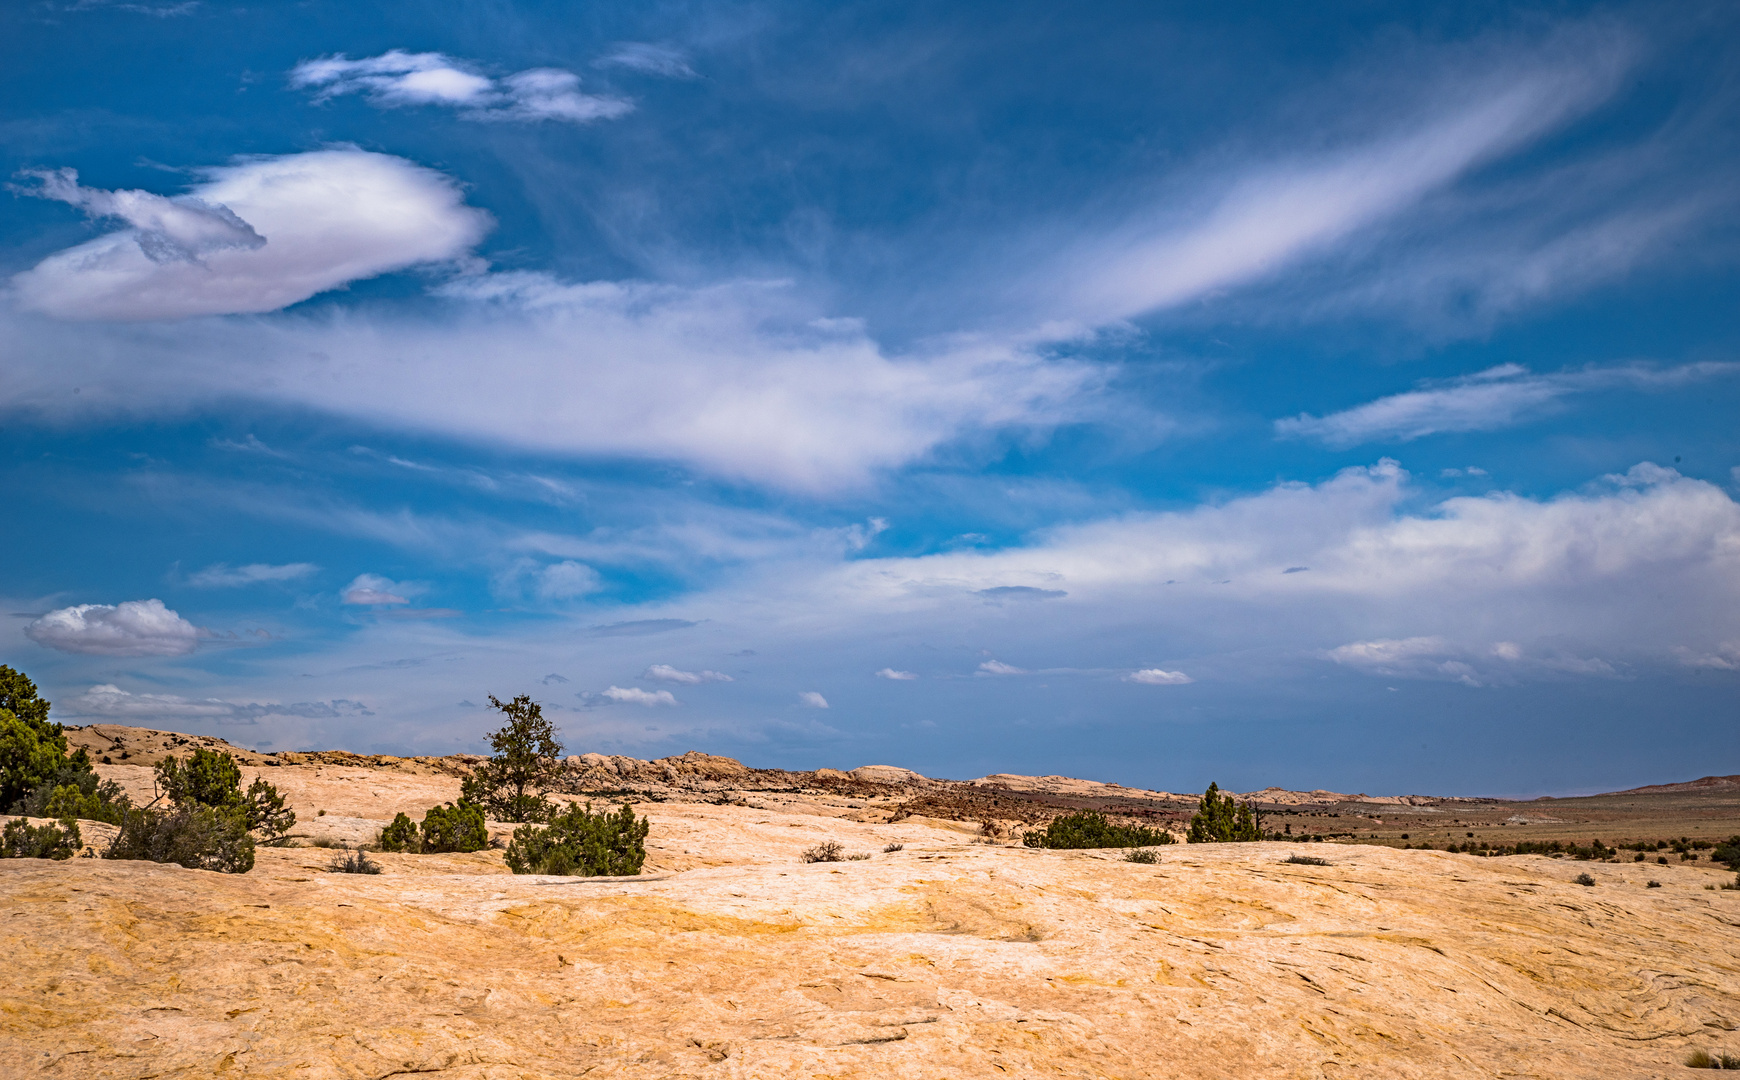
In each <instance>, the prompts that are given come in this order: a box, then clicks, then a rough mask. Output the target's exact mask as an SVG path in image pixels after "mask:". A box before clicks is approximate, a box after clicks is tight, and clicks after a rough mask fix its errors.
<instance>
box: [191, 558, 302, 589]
mask: <svg viewBox="0 0 1740 1080" xmlns="http://www.w3.org/2000/svg"><path fill="white" fill-rule="evenodd" d="M319 570H320V567H318V566H315V565H314V564H313V563H305V562H299V563H284V564H283V565H281V566H274V565H272V564H270V563H249V564H247V565H246V566H230V565H229V564H228V563H214V564H212V565H211V566H208V567H206V568H205V569H204V570H198V571H195V572H194V573H191V574H189V575H187V583H188V584H189V585H191V586H193V587H194V588H196V589H230V588H236V587H239V586H242V585H259V584H263V583H268V582H270V583H277V582H284V581H299V580H301V579H302V578H305V577H308V576H310V575H312V574H315V573H318V572H319Z"/></svg>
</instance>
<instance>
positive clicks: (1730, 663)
mask: <svg viewBox="0 0 1740 1080" xmlns="http://www.w3.org/2000/svg"><path fill="white" fill-rule="evenodd" d="M1674 651H1675V654H1676V655H1677V656H1678V657H1679V661H1680V663H1682V664H1684V665H1685V666H1687V667H1693V668H1712V669H1714V670H1717V671H1740V639H1736V640H1733V641H1724V642H1722V643H1721V644H1719V645H1717V646H1716V647H1715V648H1714V649H1712V650H1711V651H1709V652H1699V651H1697V650H1695V649H1689V648H1686V647H1684V646H1681V647H1680V648H1678V649H1676V650H1674Z"/></svg>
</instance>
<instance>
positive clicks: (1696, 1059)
mask: <svg viewBox="0 0 1740 1080" xmlns="http://www.w3.org/2000/svg"><path fill="white" fill-rule="evenodd" d="M1686 1067H1687V1068H1689V1069H1740V1057H1735V1056H1734V1055H1733V1054H1712V1053H1709V1052H1708V1051H1705V1050H1693V1051H1692V1052H1691V1053H1689V1054H1687V1055H1686Z"/></svg>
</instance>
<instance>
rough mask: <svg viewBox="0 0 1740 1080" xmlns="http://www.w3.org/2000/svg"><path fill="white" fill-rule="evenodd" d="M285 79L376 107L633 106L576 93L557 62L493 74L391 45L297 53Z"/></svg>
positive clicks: (495, 112)
mask: <svg viewBox="0 0 1740 1080" xmlns="http://www.w3.org/2000/svg"><path fill="white" fill-rule="evenodd" d="M290 85H292V86H294V87H297V88H299V89H304V90H314V91H315V92H316V93H315V100H317V101H324V100H326V99H328V98H332V97H337V96H338V95H341V94H364V95H366V96H367V97H368V100H369V102H370V103H371V104H373V105H377V106H379V107H381V108H385V109H390V108H399V107H403V106H409V105H443V106H447V107H450V108H457V109H460V110H461V112H460V115H461V116H462V117H464V118H466V119H468V120H491V121H503V120H505V121H520V122H533V121H539V120H564V121H568V122H570V123H577V124H584V123H590V122H591V121H593V120H608V119H612V118H614V117H618V116H623V115H625V114H627V113H629V112H632V111H633V110H634V103H633V102H630V101H627V100H625V99H623V98H617V97H608V96H599V95H596V94H583V93H581V92H580V76H578V75H576V74H574V73H573V72H571V71H563V70H561V69H559V68H533V69H531V70H528V71H521V72H518V73H516V74H513V75H509V76H507V77H506V78H503V79H499V80H498V79H492V78H490V77H489V76H487V75H484V74H482V73H480V72H478V71H477V70H475V68H474V67H473V66H472V65H470V64H467V63H465V62H464V61H461V60H455V59H453V58H452V57H449V56H446V55H444V54H442V53H433V52H428V53H408V52H405V51H403V50H401V49H393V50H392V51H390V52H385V53H382V54H381V55H379V56H371V57H366V58H364V59H361V60H352V59H350V58H349V57H346V56H342V55H340V56H328V57H322V58H321V59H319V60H304V61H303V62H302V63H300V64H297V65H296V67H295V68H293V69H292V70H291V72H290Z"/></svg>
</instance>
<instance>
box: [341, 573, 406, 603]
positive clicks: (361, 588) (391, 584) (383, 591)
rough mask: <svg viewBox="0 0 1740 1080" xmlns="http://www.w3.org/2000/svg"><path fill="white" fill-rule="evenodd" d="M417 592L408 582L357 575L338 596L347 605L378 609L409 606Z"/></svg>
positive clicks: (370, 575) (374, 575)
mask: <svg viewBox="0 0 1740 1080" xmlns="http://www.w3.org/2000/svg"><path fill="white" fill-rule="evenodd" d="M419 591H421V590H420V587H419V586H416V585H413V584H411V583H409V582H405V583H399V582H395V581H392V580H390V579H388V578H384V577H382V576H380V575H379V574H358V575H357V576H356V580H354V581H352V582H351V583H350V584H349V585H346V586H345V587H344V588H343V589H342V590H341V591H340V592H339V594H338V595H339V599H341V600H343V601H344V602H345V603H347V604H357V605H361V606H365V607H380V606H386V605H391V604H409V603H410V602H411V595H414V594H415V593H417V592H419Z"/></svg>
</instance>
